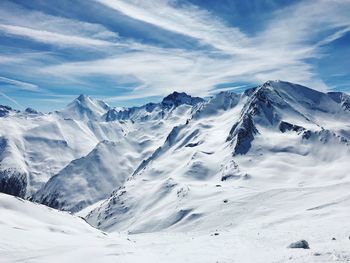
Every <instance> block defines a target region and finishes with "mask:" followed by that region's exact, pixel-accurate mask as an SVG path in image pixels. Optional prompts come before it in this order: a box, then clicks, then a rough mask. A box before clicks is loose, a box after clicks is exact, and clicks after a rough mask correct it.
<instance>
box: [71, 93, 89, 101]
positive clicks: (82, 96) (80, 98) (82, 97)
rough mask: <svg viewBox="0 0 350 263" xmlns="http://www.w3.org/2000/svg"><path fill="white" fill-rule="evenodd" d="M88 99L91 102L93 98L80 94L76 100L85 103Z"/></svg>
mask: <svg viewBox="0 0 350 263" xmlns="http://www.w3.org/2000/svg"><path fill="white" fill-rule="evenodd" d="M87 99H89V100H91V98H90V97H89V96H88V95H85V94H80V95H79V96H78V97H77V98H76V99H75V100H78V101H80V102H84V101H86V100H87Z"/></svg>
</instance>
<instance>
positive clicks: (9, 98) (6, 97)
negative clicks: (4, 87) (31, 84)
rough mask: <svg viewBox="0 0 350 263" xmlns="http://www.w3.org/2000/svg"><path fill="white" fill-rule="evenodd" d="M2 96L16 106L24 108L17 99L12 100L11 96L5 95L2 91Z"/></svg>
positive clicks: (0, 92) (0, 93)
mask: <svg viewBox="0 0 350 263" xmlns="http://www.w3.org/2000/svg"><path fill="white" fill-rule="evenodd" d="M0 96H1V97H3V98H5V99H6V100H8V101H10V102H11V103H13V104H14V105H16V106H18V107H20V108H23V105H21V104H19V103H18V102H17V101H16V100H15V99H13V98H11V97H10V96H7V95H6V94H5V93H3V92H2V91H0Z"/></svg>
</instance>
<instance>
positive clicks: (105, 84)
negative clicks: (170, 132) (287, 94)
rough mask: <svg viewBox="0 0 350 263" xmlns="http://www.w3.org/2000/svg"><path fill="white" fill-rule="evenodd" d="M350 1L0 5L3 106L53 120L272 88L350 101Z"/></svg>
mask: <svg viewBox="0 0 350 263" xmlns="http://www.w3.org/2000/svg"><path fill="white" fill-rule="evenodd" d="M349 14H350V1H349V0H338V1H337V0H332V1H331V0H320V1H316V0H313V1H292V0H276V1H274V0H252V1H245V0H220V1H211V0H147V1H144V0H90V1H86V0H60V1H46V0H32V1H27V0H12V1H7V0H2V1H0V104H6V105H10V106H13V107H15V108H19V109H23V108H26V107H29V106H30V107H33V108H36V109H39V110H43V111H50V110H55V109H59V108H62V107H64V105H65V104H67V103H68V102H70V101H71V100H72V99H74V98H75V97H77V95H79V94H81V93H84V94H88V95H91V96H93V97H96V98H100V99H103V100H105V101H106V102H108V103H109V104H110V105H112V106H130V105H139V104H142V103H145V102H149V101H157V100H159V99H160V98H161V97H162V96H165V95H167V94H169V93H171V92H172V91H174V90H177V91H185V92H187V93H189V94H192V95H197V96H208V95H211V94H213V93H216V92H218V91H220V90H227V89H231V90H238V91H240V90H242V89H244V88H246V87H251V86H253V85H256V84H260V83H263V82H265V81H267V80H269V79H272V80H275V79H281V80H287V81H291V82H296V83H299V84H303V85H306V86H309V87H311V88H314V89H318V90H322V91H326V90H340V91H345V92H350V16H349Z"/></svg>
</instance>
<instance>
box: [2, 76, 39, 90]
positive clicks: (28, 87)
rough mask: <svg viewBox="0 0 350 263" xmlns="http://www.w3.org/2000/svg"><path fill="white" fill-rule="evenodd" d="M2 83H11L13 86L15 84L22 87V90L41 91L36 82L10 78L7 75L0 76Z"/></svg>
mask: <svg viewBox="0 0 350 263" xmlns="http://www.w3.org/2000/svg"><path fill="white" fill-rule="evenodd" d="M1 83H5V84H9V85H11V86H15V87H17V88H19V89H22V90H27V91H39V87H38V85H36V84H32V83H29V82H24V81H20V80H16V79H10V78H6V77H2V76H0V84H1Z"/></svg>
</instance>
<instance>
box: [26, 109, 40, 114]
mask: <svg viewBox="0 0 350 263" xmlns="http://www.w3.org/2000/svg"><path fill="white" fill-rule="evenodd" d="M25 112H26V113H29V114H39V112H38V111H37V110H34V109H33V108H26V109H25Z"/></svg>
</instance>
